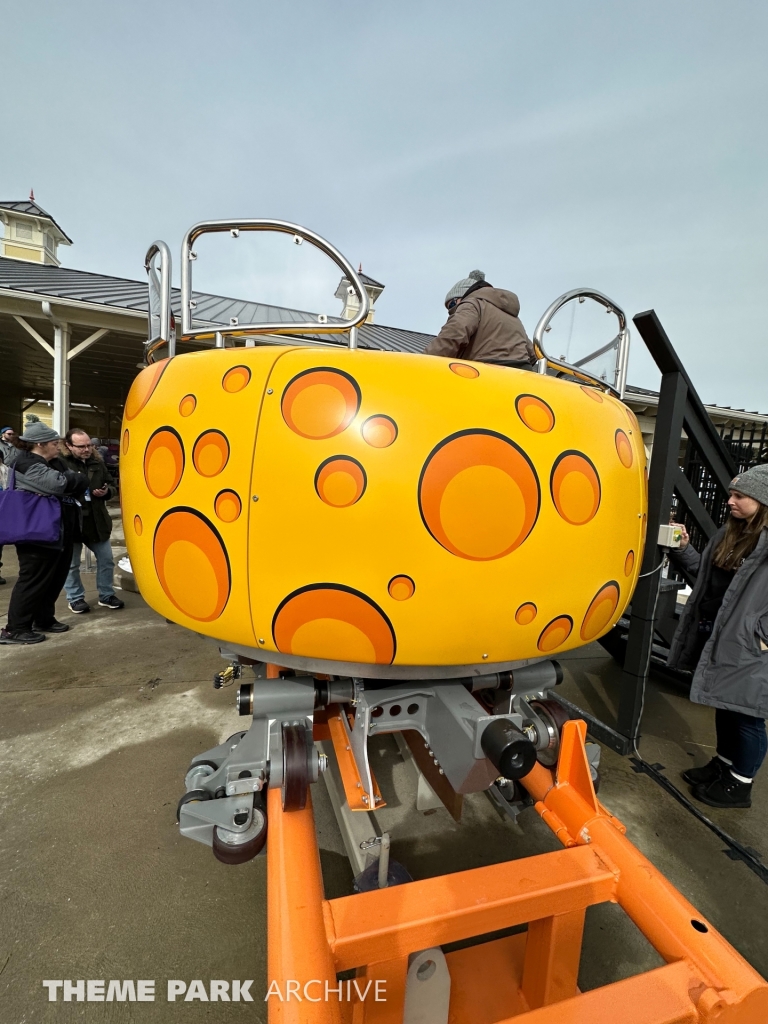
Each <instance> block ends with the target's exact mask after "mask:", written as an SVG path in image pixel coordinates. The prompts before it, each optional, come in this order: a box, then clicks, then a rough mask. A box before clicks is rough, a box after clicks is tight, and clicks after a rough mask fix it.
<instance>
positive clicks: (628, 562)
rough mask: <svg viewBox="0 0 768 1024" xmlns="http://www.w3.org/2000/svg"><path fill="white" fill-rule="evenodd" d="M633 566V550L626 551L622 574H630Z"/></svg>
mask: <svg viewBox="0 0 768 1024" xmlns="http://www.w3.org/2000/svg"><path fill="white" fill-rule="evenodd" d="M634 567H635V552H634V551H628V552H627V557H626V558H625V559H624V575H625V576H631V575H632V570H633V569H634Z"/></svg>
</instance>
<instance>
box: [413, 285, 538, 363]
mask: <svg viewBox="0 0 768 1024" xmlns="http://www.w3.org/2000/svg"><path fill="white" fill-rule="evenodd" d="M445 308H446V309H447V310H448V321H447V323H446V324H444V326H443V328H442V330H441V331H440V333H439V334H438V336H437V337H436V338H434V339H433V340H432V341H430V343H429V344H428V345H427V347H426V349H425V350H424V351H425V354H426V355H430V356H446V357H448V358H449V359H450V358H451V357H453V358H456V357H458V358H459V359H471V360H474V361H475V362H480V363H498V364H499V365H500V366H513V367H516V368H517V369H522V370H532V369H533V368H534V365H535V363H536V353H535V352H534V349H533V345H532V344H531V342H530V341H529V340H528V335H527V334H526V333H525V328H524V327H523V325H522V323H521V322H520V319H519V317H518V314H519V313H520V300H519V299H518V297H517V296H516V295H515V293H514V292H509V291H506V290H505V289H503V288H494V287H493V285H491V284H489V283H488V281H486V280H485V274H484V273H483V272H482V270H472V271H470V274H469V277H467V278H464V279H463V280H461V281H458V282H457V283H456V284H455V285H454V286H453V288H451V290H450V291H449V292H448V294H447V295H446V296H445Z"/></svg>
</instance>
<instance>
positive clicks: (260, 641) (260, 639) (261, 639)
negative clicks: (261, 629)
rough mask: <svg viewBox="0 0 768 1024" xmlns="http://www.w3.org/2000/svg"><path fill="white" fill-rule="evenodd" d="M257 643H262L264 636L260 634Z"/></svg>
mask: <svg viewBox="0 0 768 1024" xmlns="http://www.w3.org/2000/svg"><path fill="white" fill-rule="evenodd" d="M259 643H260V644H263V643H264V637H263V636H260V637H259Z"/></svg>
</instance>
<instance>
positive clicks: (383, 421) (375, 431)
mask: <svg viewBox="0 0 768 1024" xmlns="http://www.w3.org/2000/svg"><path fill="white" fill-rule="evenodd" d="M360 433H361V434H362V435H363V440H364V441H365V442H366V443H367V444H369V445H370V446H371V448H389V446H390V445H391V444H392V443H393V442H394V441H395V440H397V424H396V423H395V421H394V420H393V419H392V417H391V416H384V415H380V416H369V417H368V419H367V420H366V421H365V423H363V425H362V427H361V428H360Z"/></svg>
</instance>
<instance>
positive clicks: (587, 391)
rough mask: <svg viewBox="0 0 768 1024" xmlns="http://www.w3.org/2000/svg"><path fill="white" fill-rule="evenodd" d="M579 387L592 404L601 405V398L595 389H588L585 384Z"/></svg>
mask: <svg viewBox="0 0 768 1024" xmlns="http://www.w3.org/2000/svg"><path fill="white" fill-rule="evenodd" d="M580 387H581V390H582V391H583V392H584V394H585V395H589V397H590V398H591V399H592V401H593V402H597V403H598V404H599V405H602V404H603V396H602V395H601V394H600V392H599V391H598V390H597V388H590V387H588V386H587V385H586V384H581V385H580Z"/></svg>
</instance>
